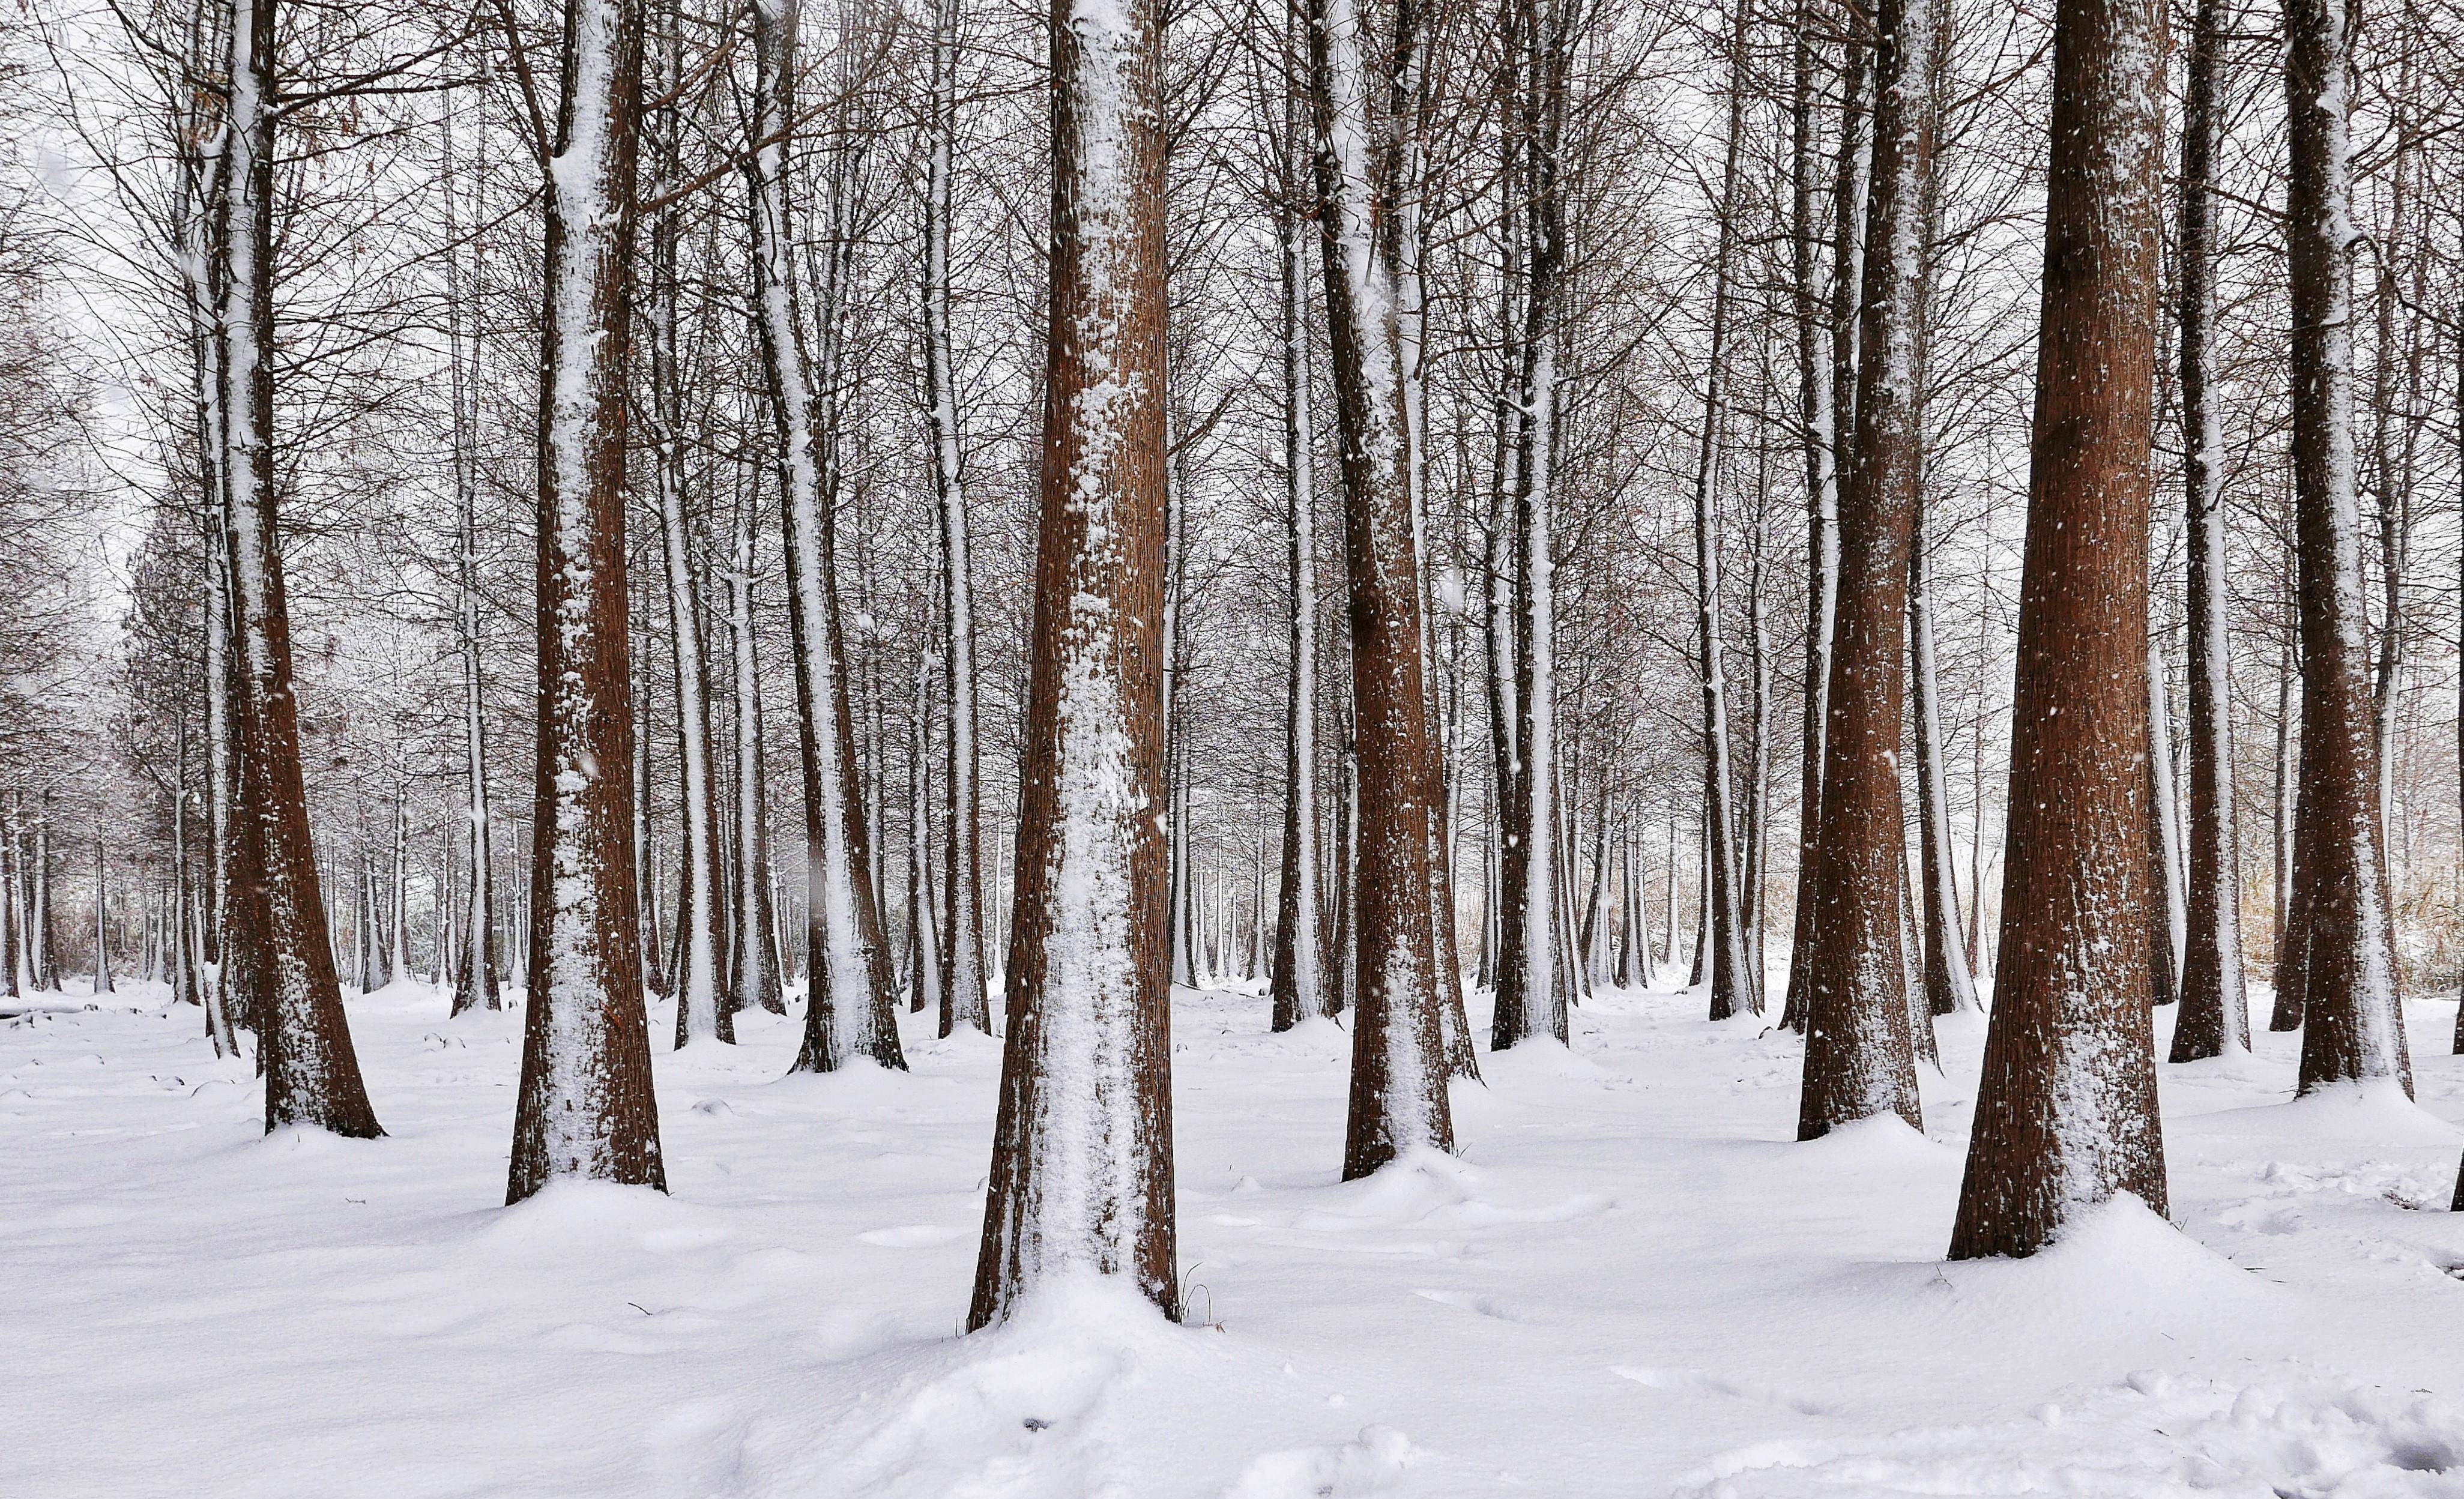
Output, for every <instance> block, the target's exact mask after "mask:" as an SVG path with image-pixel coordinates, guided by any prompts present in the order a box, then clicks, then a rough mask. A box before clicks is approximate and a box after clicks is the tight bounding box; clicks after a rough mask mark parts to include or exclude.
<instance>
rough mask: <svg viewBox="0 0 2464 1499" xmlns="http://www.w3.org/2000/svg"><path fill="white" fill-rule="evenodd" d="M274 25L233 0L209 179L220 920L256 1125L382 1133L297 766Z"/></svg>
mask: <svg viewBox="0 0 2464 1499" xmlns="http://www.w3.org/2000/svg"><path fill="white" fill-rule="evenodd" d="M275 24H276V16H275V0H232V4H231V11H230V14H229V17H228V27H227V33H226V34H227V37H228V41H229V51H228V54H227V58H228V71H227V73H226V74H225V77H227V78H228V79H229V80H230V92H229V95H228V97H227V98H226V99H225V100H224V131H223V146H222V155H221V160H220V162H219V163H218V164H217V178H218V182H217V189H216V192H215V201H216V216H217V223H216V226H215V233H214V236H213V239H214V248H215V252H216V254H217V258H218V259H219V261H220V264H219V266H218V267H217V270H216V274H215V276H213V279H214V282H215V284H216V286H217V288H218V291H219V297H220V300H219V304H218V315H217V317H216V320H215V322H216V330H215V331H216V349H215V369H216V375H217V378H218V380H219V382H220V384H221V386H222V407H223V409H224V412H225V414H226V421H225V427H224V432H223V438H224V443H223V454H222V484H221V493H222V498H223V506H222V519H223V533H224V538H225V540H226V542H227V543H228V546H229V549H230V555H229V559H228V565H229V567H230V569H231V638H232V646H233V649H234V651H235V654H236V660H235V662H234V663H233V664H234V667H235V671H234V673H233V674H234V677H235V679H236V682H237V685H238V689H239V690H238V692H237V693H236V694H235V700H234V701H233V703H232V704H231V714H232V719H233V722H232V739H233V742H234V747H235V749H236V751H237V758H238V761H239V773H240V794H239V796H238V798H237V799H236V803H235V805H234V806H233V808H232V811H233V819H232V823H233V826H232V829H231V830H232V833H233V836H234V837H235V838H236V840H238V841H239V842H240V843H241V844H243V845H244V846H245V848H246V849H247V853H246V855H245V857H244V858H243V860H242V861H241V862H242V864H243V872H244V874H245V876H246V877H245V879H244V881H243V882H242V885H243V888H242V889H240V890H239V891H237V892H236V894H237V896H238V902H237V903H238V906H239V908H240V909H239V910H238V912H237V913H236V915H235V918H234V919H233V921H232V922H231V928H230V930H229V933H228V935H229V937H231V942H230V946H231V948H235V949H237V951H236V952H227V953H226V955H225V956H226V961H235V962H236V963H237V964H238V966H239V967H240V968H241V969H243V970H244V971H246V972H247V973H248V974H249V976H250V977H249V979H248V980H246V981H245V987H246V988H247V990H248V991H249V992H250V993H251V994H252V995H253V996H255V997H259V998H260V1001H261V1003H262V1004H263V1005H264V1010H263V1013H262V1014H261V1015H260V1016H259V1017H258V1021H259V1025H261V1026H262V1027H263V1028H262V1030H261V1038H262V1040H261V1045H260V1047H259V1050H258V1059H259V1062H260V1064H261V1065H262V1066H263V1068H264V1069H265V1127H266V1129H267V1130H268V1131H269V1132H271V1131H273V1130H276V1129H279V1128H282V1127H283V1126H286V1125H294V1124H299V1125H309V1126H313V1127H316V1128H320V1129H327V1130H332V1131H334V1132H335V1133H337V1134H341V1135H355V1136H361V1137H368V1136H374V1135H381V1134H383V1133H384V1131H382V1130H381V1129H379V1128H378V1125H377V1120H376V1113H375V1111H374V1110H373V1109H371V1108H370V1107H369V1104H368V1096H367V1089H366V1087H365V1085H364V1084H363V1082H362V1081H361V1078H360V1065H359V1057H358V1054H357V1052H356V1051H355V1050H354V1049H353V1048H352V1046H351V1032H350V1026H349V1024H348V1023H347V1022H346V1021H345V1020H344V1019H343V1015H342V993H341V982H340V981H338V980H337V978H336V977H335V973H334V961H333V949H332V947H331V946H330V945H329V944H328V941H327V937H326V932H327V927H326V921H325V902H324V892H323V890H322V888H321V887H320V886H319V883H318V880H317V850H316V846H315V844H314V843H313V842H312V841H311V839H310V834H309V830H308V793H307V787H306V784H305V783H304V781H303V780H302V778H301V775H300V767H299V715H298V703H297V697H296V696H295V695H294V694H293V691H292V672H291V615H290V606H289V601H288V599H287V598H286V596H285V592H284V586H283V575H282V553H281V544H280V540H279V534H278V521H277V518H276V514H277V508H278V505H279V495H280V484H279V476H278V472H277V465H276V462H275V448H274V440H275V433H274V365H275V348H274V333H275V322H274V283H275V267H274V253H275V231H274V223H275V212H274V207H275V206H274V193H275V119H276V110H277V108H278V107H279V104H278V101H279V99H280V97H281V96H280V93H279V89H278V85H277V83H276V79H275ZM38 915H39V913H38ZM37 935H38V936H39V935H40V934H39V933H38V934H37Z"/></svg>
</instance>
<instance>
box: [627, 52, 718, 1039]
mask: <svg viewBox="0 0 2464 1499" xmlns="http://www.w3.org/2000/svg"><path fill="white" fill-rule="evenodd" d="M670 11H671V13H670V14H669V15H667V16H666V17H665V18H664V19H665V20H666V22H667V24H665V25H664V26H662V28H661V30H662V31H663V32H664V33H665V34H664V35H663V36H662V37H661V38H660V46H659V65H658V74H657V77H658V84H659V91H660V93H661V94H662V95H664V96H666V97H667V99H668V100H669V102H667V103H666V104H664V105H663V106H661V107H660V108H658V109H656V110H654V111H652V114H651V118H652V120H653V121H655V123H656V126H657V128H656V130H655V132H654V133H653V135H652V138H651V141H652V151H653V156H652V171H653V176H654V178H655V179H656V180H658V181H661V182H673V181H676V180H677V179H678V178H680V177H681V176H682V162H683V158H684V148H683V142H682V141H681V139H680V137H681V135H682V134H683V132H684V130H685V128H686V119H685V110H684V107H683V106H682V104H681V103H679V102H677V97H678V96H679V95H681V94H682V93H683V92H684V90H685V88H686V82H685V61H684V43H683V38H682V37H681V36H680V35H679V34H678V33H679V31H680V29H681V17H680V16H678V15H676V14H674V13H673V11H672V8H670ZM683 237H684V225H683V221H682V217H681V215H680V214H679V213H678V212H677V211H676V210H675V209H673V208H670V209H666V210H664V211H662V212H660V213H659V214H658V215H657V216H656V218H655V219H654V220H653V221H652V224H651V226H650V256H649V266H648V267H647V270H648V272H649V275H648V276H647V288H646V289H647V290H648V292H649V308H648V311H649V319H648V321H649V339H648V341H647V342H648V343H649V355H650V361H649V363H650V368H649V385H650V388H649V400H648V401H647V402H646V403H644V404H643V409H644V412H645V414H646V415H648V416H649V429H650V430H649V439H650V473H651V485H652V489H653V490H654V492H655V494H656V498H657V503H658V518H659V541H660V547H659V551H660V558H661V561H662V562H665V564H666V574H667V578H666V581H667V597H668V638H669V641H670V643H671V652H672V655H671V665H673V667H674V668H675V675H676V769H677V773H678V774H677V781H678V784H677V787H676V794H677V799H678V802H679V805H680V806H681V808H682V815H681V816H680V817H679V818H678V819H677V821H678V822H679V824H680V825H681V832H682V835H683V836H682V837H681V839H680V840H679V842H680V843H681V844H682V848H681V849H679V851H680V852H681V853H682V854H683V855H684V868H683V871H682V878H681V880H680V881H679V884H680V886H681V889H679V890H678V892H677V903H676V925H675V934H674V936H675V944H676V949H675V951H676V956H675V969H676V973H675V983H674V989H675V1000H676V1045H677V1046H678V1047H683V1046H685V1045H686V1044H687V1043H689V1042H691V1041H692V1040H693V1039H694V1038H695V1037H710V1038H713V1039H715V1040H718V1041H723V1042H726V1043H728V1044H729V1045H731V1046H732V1045H734V1044H735V1042H736V997H735V996H734V995H733V994H731V993H729V992H728V990H727V973H726V952H725V949H726V945H727V937H726V927H727V912H726V910H725V906H726V898H727V897H726V891H727V877H726V874H725V872H724V866H723V863H722V855H721V852H720V849H719V821H718V766H717V758H716V755H715V751H714V747H713V739H712V737H711V726H710V720H711V706H710V654H709V650H708V648H707V646H706V645H705V643H704V640H703V636H702V606H701V586H700V581H699V580H698V579H697V578H696V577H695V576H694V568H693V521H692V518H691V517H690V516H688V515H687V513H686V506H687V504H688V500H687V497H686V483H687V478H686V472H685V434H684V430H683V429H684V408H685V374H684V368H683V353H682V350H681V348H680V347H679V344H678V340H677V328H676V316H677V303H678V302H679V300H680V299H681V297H682V293H683V287H682V285H681V281H682V276H683V267H682V265H681V263H680V262H681V254H682V248H683V247H682V244H681V241H682V239H683Z"/></svg>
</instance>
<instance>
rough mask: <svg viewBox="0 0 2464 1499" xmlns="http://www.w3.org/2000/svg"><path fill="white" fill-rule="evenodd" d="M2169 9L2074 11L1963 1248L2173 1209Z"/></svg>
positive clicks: (2098, 2) (2058, 35)
mask: <svg viewBox="0 0 2464 1499" xmlns="http://www.w3.org/2000/svg"><path fill="white" fill-rule="evenodd" d="M2164 38H2165V11H2164V8H2163V6H2162V5H2161V4H2159V3H2156V0H2131V3H2121V0H2063V3H2062V5H2061V7H2060V9H2059V10H2058V11H2057V12H2056V18H2055V22H2054V102H2053V120H2052V131H2053V154H2052V160H2051V165H2050V167H2049V185H2048V187H2049V190H2048V197H2047V213H2046V222H2045V260H2044V266H2045V274H2044V292H2043V310H2042V315H2041V321H2040V325H2039V334H2038V339H2037V344H2036V348H2037V354H2036V412H2035V452H2034V458H2033V463H2032V466H2031V471H2030V489H2029V501H2028V540H2027V550H2026V560H2025V563H2024V571H2023V573H2022V576H2021V580H2020V598H2019V667H2018V677H2017V681H2016V685H2015V688H2014V695H2013V709H2012V715H2013V717H2012V721H2013V724H2014V725H2015V728H2014V731H2013V744H2012V756H2011V796H2010V808H2011V811H2010V818H2011V832H2010V851H2009V855H2008V858H2007V861H2006V863H2005V873H2004V876H2003V891H2002V942H2001V958H2000V964H1999V968H1998V970H1997V981H1996V983H1995V995H1994V1005H1993V1018H1992V1022H1991V1028H1990V1029H1989V1030H1988V1032H1987V1037H1986V1044H1985V1076H1984V1081H1983V1084H1982V1086H1981V1088H1980V1090H1979V1091H1978V1094H1977V1100H1976V1129H1975V1133H1974V1135H1972V1136H1970V1138H1969V1148H1968V1170H1967V1174H1966V1176H1965V1178H1964V1179H1963V1180H1962V1182H1961V1184H1960V1193H1959V1217H1958V1222H1957V1223H1956V1225H1955V1226H1954V1227H1953V1229H1952V1232H1951V1241H1950V1257H1951V1258H1952V1259H1955V1260H1957V1259H1973V1258H1978V1257H1981V1256H1987V1255H2026V1254H2033V1253H2035V1251H2036V1250H2038V1249H2041V1248H2043V1247H2044V1246H2045V1245H2047V1244H2049V1243H2051V1242H2052V1241H2053V1240H2055V1239H2056V1238H2057V1237H2058V1236H2059V1235H2060V1234H2061V1232H2062V1230H2063V1229H2064V1228H2065V1227H2067V1226H2068V1225H2069V1224H2070V1223H2072V1222H2073V1221H2075V1220H2076V1219H2077V1218H2078V1217H2079V1215H2080V1214H2082V1213H2084V1212H2086V1211H2088V1210H2090V1209H2092V1208H2094V1207H2096V1206H2098V1205H2099V1204H2101V1203H2102V1202H2104V1201H2106V1200H2108V1199H2110V1198H2112V1197H2114V1196H2116V1195H2117V1194H2121V1193H2130V1194H2134V1195H2136V1196H2137V1197H2138V1198H2139V1200H2140V1201H2143V1202H2145V1203H2146V1204H2147V1205H2148V1206H2149V1207H2151V1208H2153V1209H2155V1210H2156V1211H2157V1212H2159V1213H2162V1212H2164V1211H2165V1210H2166V1205H2167V1203H2166V1190H2165V1149H2164V1139H2163V1135H2162V1133H2161V1131H2160V1130H2159V1128H2158V1123H2157V1115H2156V1075H2155V1058H2154V1056H2153V1054H2152V1042H2151V1040H2150V1038H2149V1022H2148V1010H2147V995H2148V985H2149V983H2150V981H2151V974H2150V967H2151V959H2152V954H2151V953H2150V951H2149V946H2148V937H2147V934H2148V926H2147V903H2148V901H2149V900H2150V899H2151V898H2152V896H2153V894H2154V893H2153V892H2151V891H2149V890H2148V889H2146V888H2145V885H2144V884H2143V883H2142V882H2143V880H2144V879H2145V873H2144V871H2145V868H2146V865H2145V861H2144V859H2142V858H2140V857H2139V851H2140V849H2142V847H2143V843H2142V840H2143V838H2144V836H2145V833H2144V829H2145V818H2146V815H2147V814H2146V809H2145V807H2144V806H2143V805H2139V800H2138V799H2139V795H2140V792H2141V788H2142V787H2143V786H2144V784H2145V781H2144V775H2145V772H2144V769H2143V760H2144V757H2145V755H2146V753H2147V694H2146V689H2145V677H2144V675H2143V671H2144V663H2145V659H2146V638H2147V546H2146V539H2147V519H2148V508H2149V495H2150V491H2151V489H2152V485H2153V475H2152V474H2151V466H2150V458H2149V454H2150V439H2151V435H2152V430H2153V427H2154V415H2155V412H2154V405H2155V379H2156V341H2155V328H2156V319H2157V306H2156V298H2157V281H2158V247H2159V245H2160V243H2161V239H2160V234H2161V213H2162V209H2161V197H2160V188H2161V184H2162V182H2163V172H2164V131H2163V121H2164V77H2163V67H2164V63H2163V59H2164V55H2165V40H2164Z"/></svg>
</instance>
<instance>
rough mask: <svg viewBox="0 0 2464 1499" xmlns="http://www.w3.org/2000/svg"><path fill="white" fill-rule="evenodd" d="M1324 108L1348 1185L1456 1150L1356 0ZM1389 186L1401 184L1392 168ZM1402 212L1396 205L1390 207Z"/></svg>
mask: <svg viewBox="0 0 2464 1499" xmlns="http://www.w3.org/2000/svg"><path fill="white" fill-rule="evenodd" d="M1363 31H1364V28H1363V25H1362V22H1361V18H1360V14H1359V12H1358V11H1356V10H1354V9H1353V4H1352V0H1310V4H1309V102H1310V109H1311V114H1312V115H1313V117H1314V119H1315V121H1316V133H1317V163H1316V178H1317V197H1318V227H1319V239H1320V243H1321V246H1322V249H1323V251H1324V257H1325V263H1326V299H1327V322H1328V326H1329V334H1330V342H1331V346H1332V351H1333V367H1334V395H1335V417H1336V428H1337V430H1338V431H1339V433H1340V435H1341V439H1342V462H1341V465H1340V468H1341V473H1342V478H1343V515H1344V573H1345V591H1346V594H1347V602H1348V614H1349V618H1350V622H1351V626H1352V706H1353V720H1354V729H1353V733H1354V740H1355V748H1356V753H1357V755H1358V757H1359V763H1358V768H1357V771H1356V772H1355V775H1354V780H1353V784H1354V786H1355V787H1356V792H1355V794H1356V796H1357V798H1358V812H1357V817H1356V824H1357V826H1356V829H1355V831H1354V834H1353V837H1354V840H1355V844H1356V847H1355V849H1354V852H1353V860H1352V883H1351V886H1350V891H1351V896H1352V900H1353V904H1354V912H1353V928H1352V934H1351V951H1352V953H1353V958H1352V959H1351V961H1350V963H1349V965H1348V973H1347V977H1349V978H1352V979H1353V995H1352V1005H1353V1017H1354V1018H1353V1031H1352V1038H1353V1040H1352V1101H1351V1111H1350V1119H1349V1121H1348V1123H1347V1125H1346V1127H1345V1131H1344V1149H1343V1175H1344V1178H1345V1179H1347V1180H1349V1179H1353V1178H1358V1177H1365V1176H1367V1175H1369V1174H1370V1173H1371V1172H1374V1171H1375V1170H1376V1169H1377V1168H1378V1167H1380V1166H1383V1165H1385V1164H1386V1163H1387V1162H1388V1161H1390V1160H1393V1159H1394V1158H1395V1157H1397V1156H1399V1155H1402V1154H1404V1153H1405V1152H1407V1151H1412V1150H1418V1149H1422V1148H1436V1149H1439V1150H1450V1149H1451V1148H1452V1147H1453V1144H1454V1123H1453V1118H1452V1115H1451V1113H1450V1112H1449V1107H1448V1100H1447V1097H1446V1067H1445V1055H1444V1050H1443V1047H1442V1045H1441V1033H1440V1030H1439V1022H1438V1006H1439V1004H1440V1003H1441V995H1440V993H1439V989H1438V976H1437V954H1436V948H1435V934H1434V932H1433V931H1432V920H1431V915H1432V914H1431V911H1430V904H1429V900H1430V890H1429V807H1428V804H1427V802H1426V799H1425V793H1426V791H1427V787H1428V784H1429V779H1430V778H1429V776H1428V774H1427V767H1428V766H1429V764H1430V763H1431V761H1430V749H1429V745H1428V742H1427V740H1428V716H1427V713H1426V709H1425V705H1424V702H1423V697H1422V694H1423V689H1422V686H1421V677H1420V673H1421V669H1422V662H1421V660H1420V638H1421V630H1420V619H1419V615H1420V584H1419V557H1418V555H1417V554H1416V553H1415V551H1414V549H1413V544H1412V541H1413V538H1412V499H1411V482H1410V474H1409V473H1408V466H1409V453H1408V452H1407V451H1406V446H1407V445H1406V442H1405V433H1406V430H1407V426H1408V424H1407V420H1406V413H1405V412H1404V410H1403V405H1402V382H1401V379H1400V376H1399V364H1398V356H1397V327H1396V321H1395V318H1396V311H1395V309H1396V298H1395V276H1394V261H1395V245H1394V242H1393V240H1392V238H1391V237H1388V238H1386V239H1385V240H1384V241H1383V242H1382V243H1381V239H1380V234H1379V230H1380V228H1381V226H1383V227H1386V228H1388V229H1389V230H1390V231H1391V229H1392V226H1393V225H1394V222H1395V220H1394V217H1393V214H1392V213H1391V211H1390V212H1388V213H1387V214H1385V215H1383V216H1381V215H1380V214H1379V212H1378V211H1377V209H1378V204H1379V202H1380V188H1381V184H1380V183H1379V181H1378V180H1377V179H1376V178H1375V177H1374V176H1373V166H1372V162H1371V155H1372V149H1373V146H1372V125H1373V120H1372V116H1371V104H1370V99H1369V87H1368V83H1367V77H1366V70H1365V68H1364V65H1363V60H1362V59H1363V53H1364V50H1365V44H1364V40H1363ZM1382 186H1383V187H1384V188H1385V189H1386V190H1389V191H1391V188H1392V175H1391V173H1390V174H1388V175H1387V176H1386V177H1385V180H1384V183H1383V185H1382ZM1390 201H1391V200H1390Z"/></svg>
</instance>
